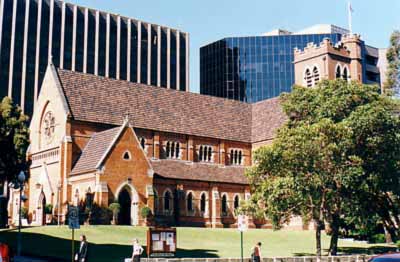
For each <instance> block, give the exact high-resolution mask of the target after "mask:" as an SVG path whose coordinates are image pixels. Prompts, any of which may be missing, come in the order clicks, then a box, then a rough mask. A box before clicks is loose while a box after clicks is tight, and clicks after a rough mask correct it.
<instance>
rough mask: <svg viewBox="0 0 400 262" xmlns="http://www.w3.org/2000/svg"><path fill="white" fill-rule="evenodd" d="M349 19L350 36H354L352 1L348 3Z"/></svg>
mask: <svg viewBox="0 0 400 262" xmlns="http://www.w3.org/2000/svg"><path fill="white" fill-rule="evenodd" d="M347 9H348V19H349V31H350V35H352V34H353V30H352V27H351V22H352V21H351V13H352V11H353V10H352V8H351V3H350V1H349V2H348V8H347Z"/></svg>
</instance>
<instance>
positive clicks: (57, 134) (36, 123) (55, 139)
mask: <svg viewBox="0 0 400 262" xmlns="http://www.w3.org/2000/svg"><path fill="white" fill-rule="evenodd" d="M68 115H69V108H68V104H67V102H66V98H65V96H64V93H63V91H62V88H61V84H60V81H59V78H58V75H57V72H56V70H55V69H54V66H53V65H49V66H48V68H47V71H46V74H45V77H44V80H43V83H42V86H41V91H40V93H39V97H38V99H37V101H36V103H35V109H34V113H33V115H32V121H31V125H30V130H31V135H30V140H31V153H35V152H38V151H42V150H46V149H49V148H54V147H56V146H59V144H60V141H62V139H63V138H64V136H65V133H66V121H67V117H68Z"/></svg>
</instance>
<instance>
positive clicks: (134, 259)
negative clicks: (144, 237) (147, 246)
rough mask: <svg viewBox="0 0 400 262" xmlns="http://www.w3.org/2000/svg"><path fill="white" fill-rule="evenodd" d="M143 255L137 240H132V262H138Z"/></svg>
mask: <svg viewBox="0 0 400 262" xmlns="http://www.w3.org/2000/svg"><path fill="white" fill-rule="evenodd" d="M142 253H143V247H142V246H141V245H139V240H137V239H136V238H135V239H134V240H133V252H132V262H140V256H141V255H142Z"/></svg>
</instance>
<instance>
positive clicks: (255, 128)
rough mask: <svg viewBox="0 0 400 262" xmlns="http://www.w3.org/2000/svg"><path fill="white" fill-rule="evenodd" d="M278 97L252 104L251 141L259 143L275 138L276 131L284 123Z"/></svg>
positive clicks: (284, 116) (283, 115) (284, 119)
mask: <svg viewBox="0 0 400 262" xmlns="http://www.w3.org/2000/svg"><path fill="white" fill-rule="evenodd" d="M286 120H287V117H286V115H285V114H284V112H283V111H282V107H281V105H280V100H279V97H276V98H271V99H268V100H264V101H260V102H258V103H254V104H252V121H251V122H252V127H251V138H252V139H251V141H252V142H260V141H265V140H271V139H273V138H274V137H275V132H276V130H277V129H278V128H279V127H281V126H282V125H283V123H285V121H286Z"/></svg>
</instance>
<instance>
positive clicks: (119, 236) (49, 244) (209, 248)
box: [0, 226, 394, 262]
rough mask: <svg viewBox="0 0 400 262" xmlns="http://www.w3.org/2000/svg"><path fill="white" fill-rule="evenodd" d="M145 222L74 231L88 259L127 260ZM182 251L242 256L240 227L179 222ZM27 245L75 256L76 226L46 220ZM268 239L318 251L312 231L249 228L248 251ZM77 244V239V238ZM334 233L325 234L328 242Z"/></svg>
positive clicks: (373, 249) (351, 247) (296, 252)
mask: <svg viewBox="0 0 400 262" xmlns="http://www.w3.org/2000/svg"><path fill="white" fill-rule="evenodd" d="M146 230H147V229H146V228H144V227H129V226H82V227H81V229H79V230H76V231H75V236H76V239H78V237H79V234H85V235H86V236H87V238H88V241H89V243H90V246H89V256H90V259H89V261H96V262H103V261H104V262H113V261H116V262H117V261H123V260H122V258H124V257H129V256H130V255H131V252H132V251H131V249H132V248H131V242H132V239H133V238H138V239H139V241H140V243H142V244H143V246H144V245H145V244H146ZM177 234H178V236H177V238H178V253H177V256H178V257H240V234H239V232H238V231H237V230H236V229H205V228H178V233H177ZM16 237H17V230H1V231H0V242H3V241H4V242H6V243H9V244H10V245H11V246H15V244H16ZM22 238H23V241H22V243H23V245H22V250H23V253H25V254H30V255H39V256H46V257H54V258H59V259H61V260H68V259H70V257H71V255H70V254H71V240H70V239H71V230H69V229H68V228H67V227H64V226H62V227H57V226H46V227H32V228H26V229H23V236H22ZM257 241H261V242H262V243H263V246H262V252H263V256H269V257H272V256H301V255H313V254H315V240H314V232H313V231H273V230H259V229H258V230H257V229H254V230H249V231H247V232H245V233H244V254H245V256H247V257H248V256H250V249H251V247H252V246H253V245H254V243H255V242H257ZM77 244H78V243H77ZM328 245H329V237H328V236H326V235H323V248H324V249H326V248H327V247H328ZM339 247H340V249H339V250H340V252H342V253H346V254H349V253H364V254H365V253H369V254H371V253H379V252H382V251H387V250H388V249H394V247H393V246H385V245H368V244H363V243H357V242H356V243H354V242H350V241H342V240H341V241H340V243H339Z"/></svg>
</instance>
